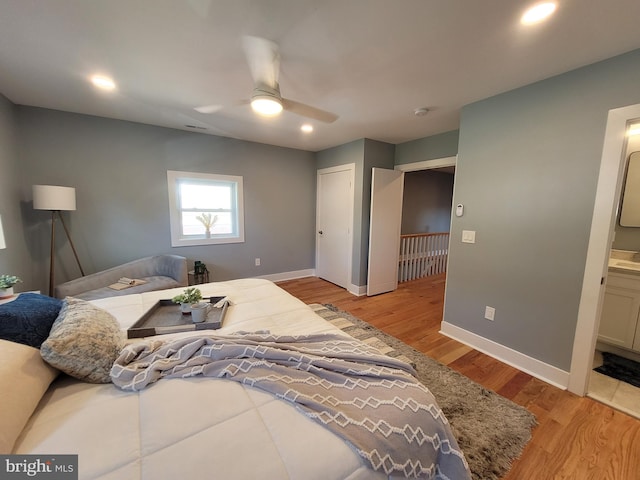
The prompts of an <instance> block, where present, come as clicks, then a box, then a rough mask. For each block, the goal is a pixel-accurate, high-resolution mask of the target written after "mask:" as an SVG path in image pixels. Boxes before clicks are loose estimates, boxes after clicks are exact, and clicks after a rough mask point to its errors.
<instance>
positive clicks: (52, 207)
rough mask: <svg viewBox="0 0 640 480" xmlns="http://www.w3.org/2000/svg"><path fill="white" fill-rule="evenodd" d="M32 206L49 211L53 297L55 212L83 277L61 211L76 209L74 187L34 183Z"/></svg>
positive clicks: (50, 272) (50, 294)
mask: <svg viewBox="0 0 640 480" xmlns="http://www.w3.org/2000/svg"><path fill="white" fill-rule="evenodd" d="M33 208H34V209H36V210H49V211H51V258H50V260H49V296H50V297H53V285H54V265H55V255H54V247H55V238H56V214H58V217H59V218H60V221H61V222H62V226H63V227H64V231H65V233H66V234H67V238H68V239H69V245H71V249H72V250H73V255H74V256H75V257H76V262H78V267H79V268H80V273H81V274H82V276H83V277H84V270H83V269H82V265H80V259H79V258H78V253H77V252H76V247H75V246H74V245H73V241H72V240H71V235H69V230H68V229H67V225H66V224H65V223H64V218H63V217H62V214H61V213H60V212H61V211H72V210H75V209H76V189H75V188H73V187H58V186H56V185H34V186H33Z"/></svg>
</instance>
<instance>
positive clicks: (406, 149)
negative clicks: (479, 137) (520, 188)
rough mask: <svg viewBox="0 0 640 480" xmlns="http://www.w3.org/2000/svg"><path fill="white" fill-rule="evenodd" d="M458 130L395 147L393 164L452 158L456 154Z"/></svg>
mask: <svg viewBox="0 0 640 480" xmlns="http://www.w3.org/2000/svg"><path fill="white" fill-rule="evenodd" d="M459 135H460V132H459V130H452V131H450V132H445V133H440V134H438V135H431V136H430V137H424V138H419V139H417V140H412V141H410V142H404V143H400V144H398V145H396V153H395V163H396V165H403V164H405V163H415V162H422V161H424V160H434V159H436V158H446V157H454V156H456V154H457V153H458V138H459Z"/></svg>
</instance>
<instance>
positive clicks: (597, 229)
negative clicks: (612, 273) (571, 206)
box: [568, 104, 640, 396]
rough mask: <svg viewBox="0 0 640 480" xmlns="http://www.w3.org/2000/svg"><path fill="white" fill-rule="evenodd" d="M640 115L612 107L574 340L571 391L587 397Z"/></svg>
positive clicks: (631, 108)
mask: <svg viewBox="0 0 640 480" xmlns="http://www.w3.org/2000/svg"><path fill="white" fill-rule="evenodd" d="M638 118H640V104H637V105H630V106H627V107H621V108H615V109H612V110H609V114H608V117H607V127H606V130H605V136H604V146H603V148H602V159H601V161H600V173H599V176H598V186H597V189H596V198H595V204H594V209H593V217H592V221H591V233H590V235H589V246H588V248H587V258H586V263H585V269H584V277H583V280H582V294H581V297H580V305H579V307H578V320H577V323H576V333H575V337H574V341H573V351H572V355H571V367H570V371H569V384H568V390H569V391H570V392H572V393H575V394H576V395H580V396H584V395H585V394H586V392H587V388H588V386H589V374H590V372H591V366H592V362H593V354H594V352H595V348H596V340H597V337H598V327H599V326H600V314H601V313H602V303H603V299H604V279H605V278H606V276H607V269H608V264H609V253H610V250H611V245H612V243H613V235H614V231H615V221H616V217H617V211H618V205H619V200H620V193H621V191H622V179H623V176H624V165H625V161H626V158H625V157H626V155H625V153H626V150H627V136H626V132H627V128H628V122H629V121H631V120H636V119H638Z"/></svg>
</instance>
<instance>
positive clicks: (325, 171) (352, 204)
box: [314, 163, 357, 293]
mask: <svg viewBox="0 0 640 480" xmlns="http://www.w3.org/2000/svg"><path fill="white" fill-rule="evenodd" d="M342 171H348V172H349V174H350V178H349V180H350V181H351V196H350V197H349V204H348V205H344V206H343V207H344V208H347V209H348V216H349V219H348V220H349V225H350V228H349V235H348V243H349V245H348V246H347V259H348V268H349V273H348V276H347V290H348V291H349V292H351V293H353V292H354V291H357V287H356V286H355V285H353V217H354V209H355V178H356V164H355V163H346V164H343V165H336V166H334V167H327V168H319V169H317V170H316V232H315V239H316V255H315V262H316V268H314V275H315V276H317V274H318V272H317V266H318V265H319V261H318V259H319V258H320V247H319V242H318V231H319V230H320V225H319V224H318V222H319V221H320V175H326V174H330V173H337V172H342Z"/></svg>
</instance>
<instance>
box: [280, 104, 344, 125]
mask: <svg viewBox="0 0 640 480" xmlns="http://www.w3.org/2000/svg"><path fill="white" fill-rule="evenodd" d="M282 107H283V108H284V109H285V110H286V111H288V112H291V113H295V114H296V115H300V116H302V117H307V118H311V119H313V120H318V121H320V122H324V123H333V122H335V121H336V120H337V119H338V115H336V114H335V113H331V112H327V111H325V110H320V109H319V108H316V107H312V106H311V105H306V104H304V103H300V102H296V101H295V100H289V99H286V98H283V99H282Z"/></svg>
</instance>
